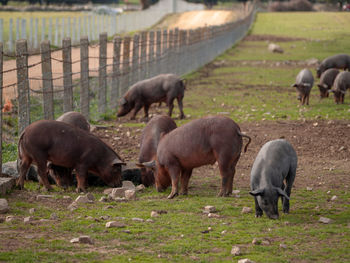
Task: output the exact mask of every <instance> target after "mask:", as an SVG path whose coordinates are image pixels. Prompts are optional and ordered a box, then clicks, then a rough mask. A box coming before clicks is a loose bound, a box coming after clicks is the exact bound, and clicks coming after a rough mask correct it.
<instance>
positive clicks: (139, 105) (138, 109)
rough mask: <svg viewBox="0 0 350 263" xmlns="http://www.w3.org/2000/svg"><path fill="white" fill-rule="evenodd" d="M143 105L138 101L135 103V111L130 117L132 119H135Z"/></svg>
mask: <svg viewBox="0 0 350 263" xmlns="http://www.w3.org/2000/svg"><path fill="white" fill-rule="evenodd" d="M142 106H143V105H142V104H141V103H139V102H137V103H136V104H135V107H134V111H133V113H132V116H131V118H130V119H131V120H135V117H136V114H137V113H138V112H139V111H140V110H141V108H142Z"/></svg>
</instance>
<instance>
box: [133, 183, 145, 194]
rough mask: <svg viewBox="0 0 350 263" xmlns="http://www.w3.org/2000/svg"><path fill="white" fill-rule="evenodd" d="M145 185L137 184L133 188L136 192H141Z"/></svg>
mask: <svg viewBox="0 0 350 263" xmlns="http://www.w3.org/2000/svg"><path fill="white" fill-rule="evenodd" d="M145 189H146V187H145V186H144V185H143V184H139V185H138V186H136V188H135V190H136V191H137V192H142V191H143V190H145Z"/></svg>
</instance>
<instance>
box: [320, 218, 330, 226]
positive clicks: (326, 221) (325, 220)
mask: <svg viewBox="0 0 350 263" xmlns="http://www.w3.org/2000/svg"><path fill="white" fill-rule="evenodd" d="M331 221H332V219H330V218H327V217H320V219H319V220H318V222H320V223H323V224H329V223H330V222H331Z"/></svg>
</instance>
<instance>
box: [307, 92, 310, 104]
mask: <svg viewBox="0 0 350 263" xmlns="http://www.w3.org/2000/svg"><path fill="white" fill-rule="evenodd" d="M309 98H310V94H307V95H306V105H309Z"/></svg>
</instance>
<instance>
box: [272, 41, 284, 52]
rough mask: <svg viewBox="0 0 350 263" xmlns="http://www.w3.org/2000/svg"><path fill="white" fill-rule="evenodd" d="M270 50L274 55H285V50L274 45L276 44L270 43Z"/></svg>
mask: <svg viewBox="0 0 350 263" xmlns="http://www.w3.org/2000/svg"><path fill="white" fill-rule="evenodd" d="M268 50H269V51H270V52H272V53H283V52H284V51H283V49H282V48H281V47H280V46H279V45H277V44H274V43H270V44H269V46H268Z"/></svg>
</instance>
